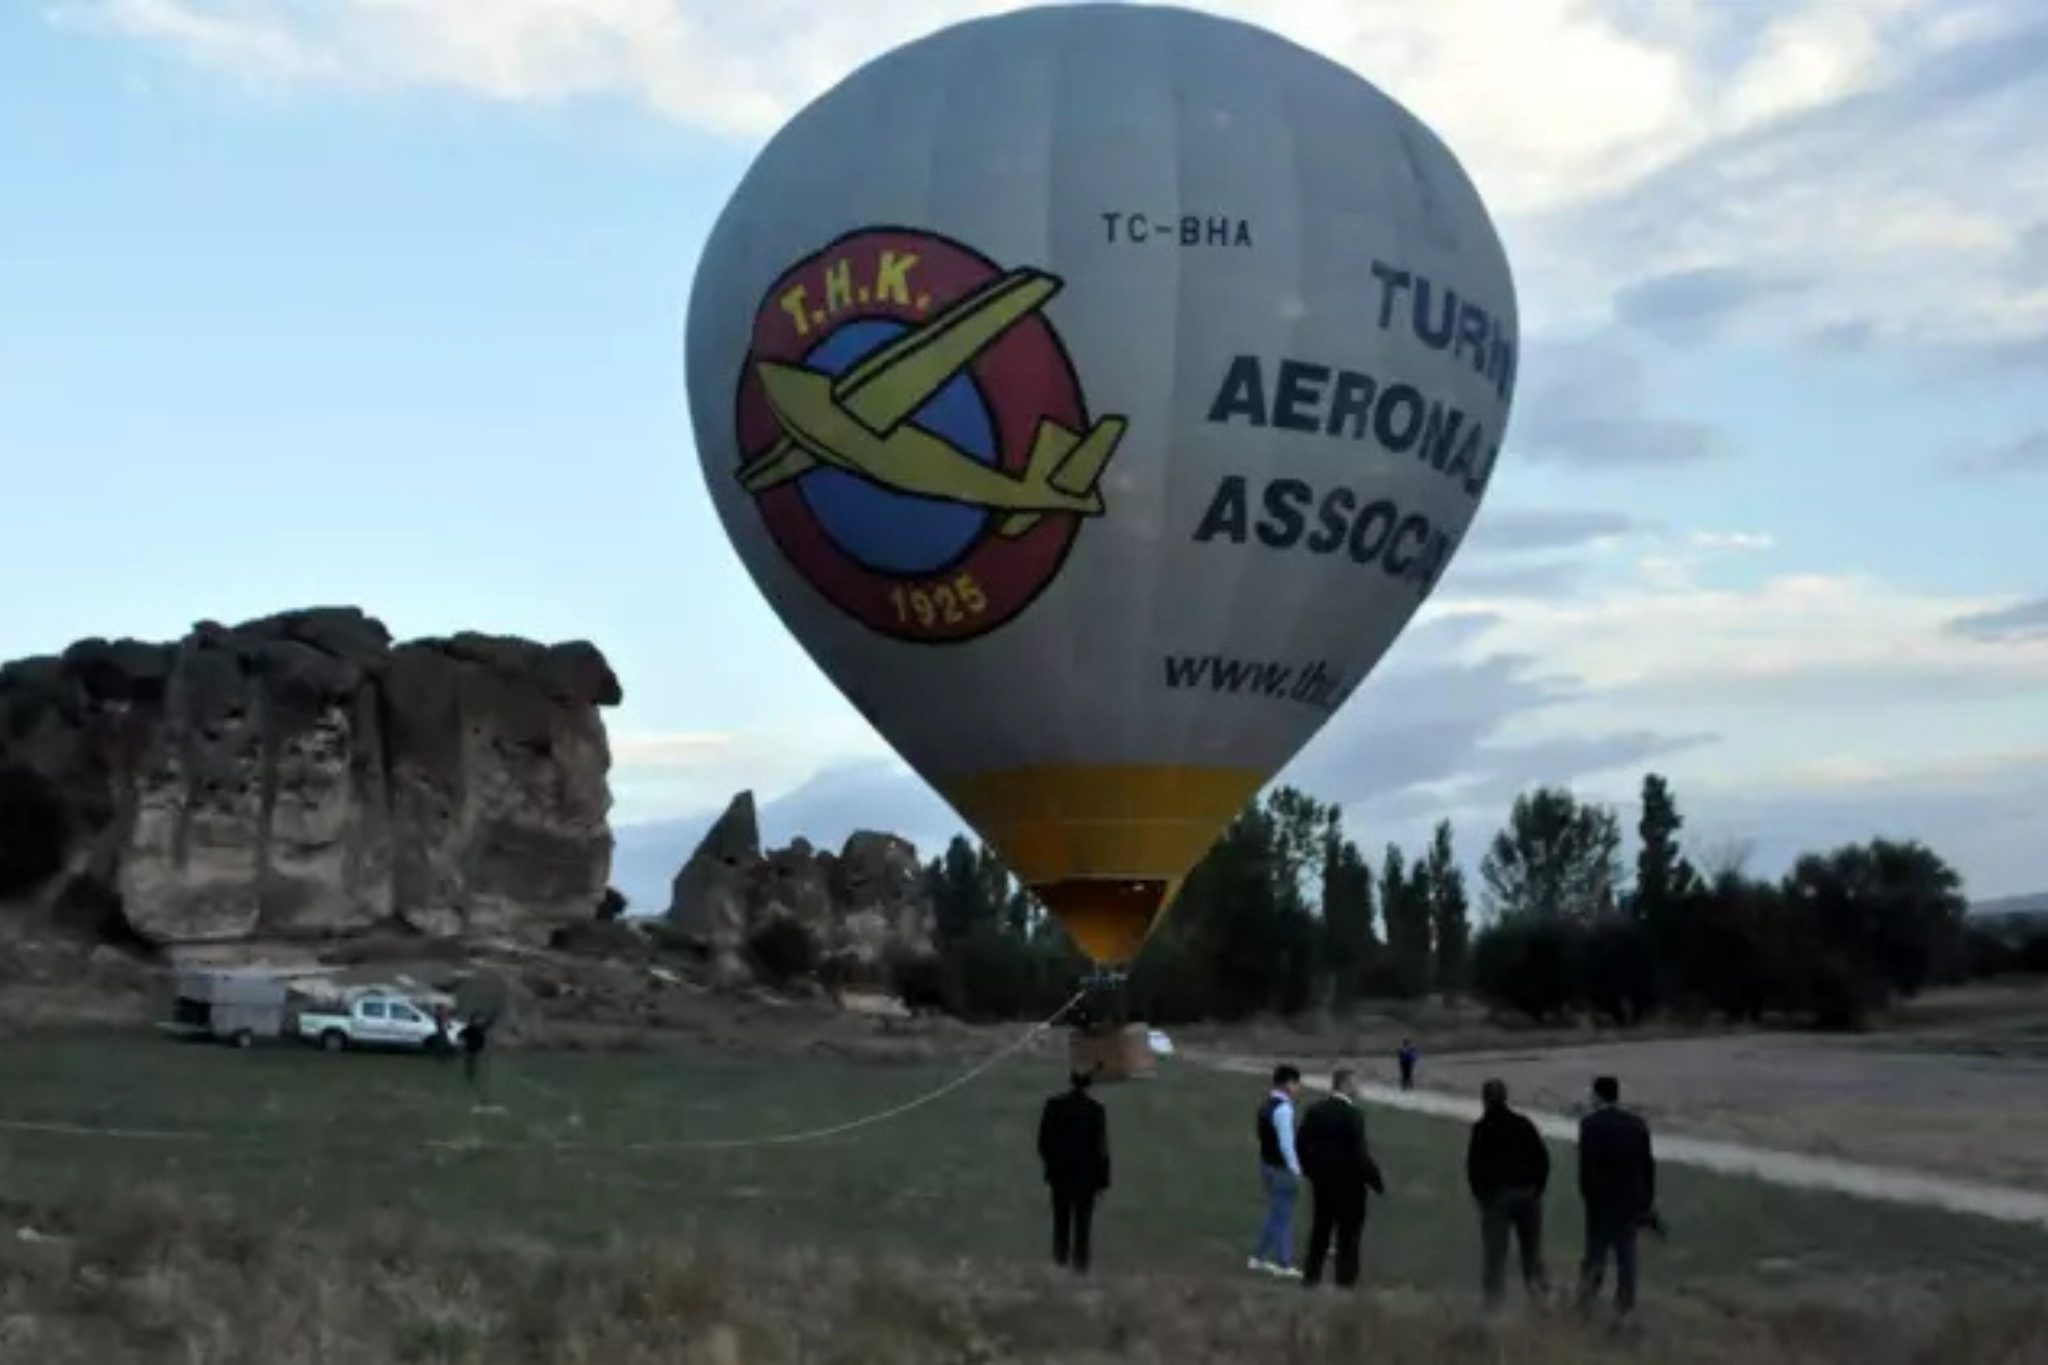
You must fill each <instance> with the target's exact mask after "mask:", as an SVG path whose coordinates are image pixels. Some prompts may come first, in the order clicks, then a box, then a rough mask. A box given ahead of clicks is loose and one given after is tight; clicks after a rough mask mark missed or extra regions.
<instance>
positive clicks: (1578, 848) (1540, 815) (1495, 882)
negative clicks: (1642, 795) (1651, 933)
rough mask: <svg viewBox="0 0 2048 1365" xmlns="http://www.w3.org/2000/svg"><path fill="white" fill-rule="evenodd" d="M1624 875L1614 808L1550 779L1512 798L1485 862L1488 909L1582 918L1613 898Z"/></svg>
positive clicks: (1551, 917) (1502, 915)
mask: <svg viewBox="0 0 2048 1365" xmlns="http://www.w3.org/2000/svg"><path fill="white" fill-rule="evenodd" d="M1620 878H1621V825H1620V822H1619V821H1618V820H1617V819H1616V818H1615V815H1614V812H1613V811H1611V810H1609V809H1607V808H1606V807H1604V806H1595V805H1592V804H1590V803H1585V804H1582V803H1581V802H1580V801H1579V800H1578V798H1577V797H1575V796H1573V795H1572V794H1571V793H1570V792H1569V791H1566V790H1564V789H1563V788H1552V787H1539V788H1537V789H1536V790H1535V791H1533V792H1525V793H1523V794H1522V795H1520V796H1518V797H1516V798H1515V804H1514V806H1513V808H1512V809H1511V810H1510V811H1509V812H1508V823H1507V827H1506V828H1505V829H1503V830H1501V831H1500V833H1498V834H1496V835H1495V836H1494V838H1493V846H1492V848H1491V849H1490V850H1489V851H1488V852H1487V855H1486V860H1485V862H1484V863H1483V864H1481V866H1480V879H1481V880H1482V881H1483V882H1484V883H1485V885H1486V905H1487V909H1488V911H1489V912H1490V913H1491V914H1492V915H1494V916H1496V917H1500V918H1507V917H1513V916H1529V917H1532V918H1536V919H1545V920H1554V919H1567V918H1570V919H1585V918H1588V917H1590V916H1592V915H1593V914H1595V913H1597V912H1598V911H1599V910H1600V909H1601V908H1602V907H1603V906H1607V905H1611V904H1613V901H1614V888H1615V884H1616V883H1617V882H1618V881H1619V880H1620Z"/></svg>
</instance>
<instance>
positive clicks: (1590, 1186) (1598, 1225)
mask: <svg viewBox="0 0 2048 1365" xmlns="http://www.w3.org/2000/svg"><path fill="white" fill-rule="evenodd" d="M1593 1100H1594V1108H1593V1112H1592V1113H1590V1114H1587V1115H1586V1116H1585V1117H1584V1118H1582V1119H1580V1120H1579V1198H1580V1200H1581V1201H1583V1202H1584V1204H1585V1206H1586V1256H1585V1260H1584V1261H1583V1262H1582V1263H1581V1265H1580V1269H1579V1307H1580V1309H1581V1310H1584V1309H1588V1308H1590V1307H1591V1306H1592V1303H1593V1300H1594V1298H1595V1297H1597V1296H1598V1295H1599V1293H1600V1283H1601V1281H1602V1280H1603V1279H1604V1278H1605V1277H1606V1272H1607V1259H1608V1258H1609V1257H1610V1256H1611V1257H1613V1258H1614V1306H1615V1308H1616V1309H1617V1310H1618V1311H1619V1312H1621V1313H1623V1314H1626V1313H1628V1312H1629V1311H1630V1310H1631V1309H1633V1308H1634V1307H1635V1302H1636V1232H1637V1230H1638V1229H1639V1228H1641V1227H1642V1226H1643V1225H1644V1224H1645V1223H1647V1222H1650V1221H1651V1220H1652V1219H1654V1218H1655V1216H1656V1208H1657V1161H1656V1157H1655V1156H1654V1155H1653V1154H1652V1152H1651V1150H1650V1125H1648V1124H1647V1123H1644V1122H1643V1120H1642V1119H1641V1118H1640V1117H1638V1116H1637V1115H1635V1114H1632V1113H1630V1112H1629V1111H1628V1110H1626V1109H1623V1108H1622V1107H1621V1086H1620V1085H1619V1084H1618V1083H1617V1082H1616V1081H1615V1079H1614V1077H1612V1076H1602V1077H1600V1078H1598V1079H1597V1080H1595V1081H1594V1082H1593Z"/></svg>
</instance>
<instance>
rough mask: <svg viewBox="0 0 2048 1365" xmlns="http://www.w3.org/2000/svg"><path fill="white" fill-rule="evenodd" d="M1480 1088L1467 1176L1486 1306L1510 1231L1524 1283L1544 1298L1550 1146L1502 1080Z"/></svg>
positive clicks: (1495, 1301) (1500, 1282) (1500, 1291)
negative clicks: (1513, 1104) (1511, 1104)
mask: <svg viewBox="0 0 2048 1365" xmlns="http://www.w3.org/2000/svg"><path fill="white" fill-rule="evenodd" d="M1479 1094H1480V1099H1481V1100H1482V1101H1483V1102H1484V1104H1485V1111H1484V1112H1483V1113H1482V1114H1481V1115H1480V1116H1479V1120H1478V1122H1476V1123H1474V1124H1473V1125H1472V1137H1471V1140H1470V1142H1468V1143H1467V1144H1466V1147H1465V1181H1466V1183H1467V1184H1468V1185H1469V1186H1470V1187H1471V1190H1472V1198H1473V1199H1474V1201H1476V1202H1477V1203H1478V1205H1479V1241H1480V1249H1481V1268H1480V1277H1479V1278H1480V1289H1481V1292H1482V1293H1483V1294H1484V1295H1485V1298H1486V1305H1487V1307H1489V1308H1495V1307H1498V1306H1499V1305H1500V1302H1501V1299H1502V1298H1503V1297H1504V1295H1505V1293H1506V1280H1507V1264H1508V1237H1509V1234H1510V1233H1512V1234H1513V1236H1514V1239H1515V1241H1516V1243H1517V1244H1518V1249H1519V1250H1520V1252H1521V1257H1522V1287H1523V1288H1524V1289H1525V1290H1527V1291H1528V1294H1529V1297H1530V1298H1531V1299H1534V1300H1536V1301H1537V1302H1539V1303H1540V1302H1542V1301H1543V1299H1544V1298H1545V1297H1546V1295H1547V1293H1548V1284H1547V1281H1546V1280H1545V1277H1544V1274H1543V1192H1544V1189H1545V1187H1546V1186H1548V1184H1549V1183H1550V1149H1549V1148H1548V1147H1546V1146H1545V1145H1544V1142H1543V1135H1542V1134H1541V1133H1539V1132H1537V1131H1536V1125H1535V1123H1533V1122H1532V1121H1531V1120H1530V1118H1529V1116H1528V1115H1527V1114H1518V1113H1516V1112H1515V1111H1514V1110H1512V1109H1510V1108H1508V1088H1507V1084H1506V1083H1505V1082H1504V1081H1500V1080H1489V1081H1487V1082H1486V1084H1485V1085H1483V1086H1481V1087H1480V1090H1479Z"/></svg>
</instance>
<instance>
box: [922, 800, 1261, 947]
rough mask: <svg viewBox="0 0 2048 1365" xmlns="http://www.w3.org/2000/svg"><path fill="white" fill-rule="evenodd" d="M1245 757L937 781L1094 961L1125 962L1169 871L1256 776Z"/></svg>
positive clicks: (1166, 891)
mask: <svg viewBox="0 0 2048 1365" xmlns="http://www.w3.org/2000/svg"><path fill="white" fill-rule="evenodd" d="M1265 781H1266V774H1264V773H1261V772H1259V771H1257V770H1253V769H1245V768H1202V767H1183V766H1176V765H1165V764H1160V765H1153V764H1122V765H1058V766H1053V765H1045V766H1036V767H1028V768H1011V769H1005V770H1001V771H996V772H981V773H972V774H962V775H958V776H952V777H948V778H946V779H944V780H943V781H942V782H941V784H940V785H941V788H942V790H943V791H944V792H945V794H946V797H947V799H948V800H950V801H951V802H952V803H953V806H954V807H955V809H957V810H958V811H959V812H960V814H961V815H962V816H964V817H965V818H966V820H967V821H968V823H969V824H971V825H973V826H974V827H975V829H976V830H978V831H979V832H980V833H981V835H982V837H984V838H986V839H987V840H988V842H989V843H990V845H991V846H993V847H994V848H995V849H996V851H997V852H998V853H1000V854H1001V855H1002V857H1003V860H1004V862H1006V863H1007V864H1009V867H1010V870H1011V871H1012V872H1014V873H1015V874H1016V875H1017V878H1018V880H1020V881H1022V882H1023V883H1024V884H1025V885H1026V886H1028V887H1030V888H1031V890H1032V892H1033V893H1034V894H1035V895H1037V896H1038V898H1039V899H1040V900H1041V901H1043V902H1044V903H1045V906H1046V908H1047V909H1048V910H1049V911H1051V912H1052V914H1053V916H1054V917H1055V918H1056V919H1058V920H1059V921H1060V924H1061V925H1062V927H1064V928H1065V929H1066V931H1067V933H1068V934H1069V935H1071V936H1072V937H1073V939H1074V942H1075V944H1076V945H1077V946H1078V947H1079V948H1080V949H1081V951H1082V952H1083V953H1085V954H1086V955H1087V956H1088V958H1089V959H1090V960H1091V961H1093V962H1095V963H1096V964H1097V965H1099V966H1104V967H1112V966H1121V965H1124V964H1127V963H1129V962H1130V961H1131V960H1132V959H1133V958H1135V957H1136V956H1137V955H1138V950H1139V949H1140V948H1141V947H1142V946H1143V945H1144V943H1145V940H1146V939H1147V938H1148V937H1149V936H1150V935H1151V933H1152V931H1153V929H1154V928H1156V927H1157V925H1158V922H1159V920H1160V919H1161V917H1162V916H1163V915H1164V913H1165V910H1166V908H1167V907H1168V906H1169V905H1170V904H1171V903H1172V900H1173V897H1174V895H1175V893H1177V892H1178V891H1179V889H1180V883H1181V881H1182V880H1183V879H1184V878H1185V877H1186V876H1187V874H1188V872H1189V871H1190V870H1191V869H1192V868H1193V867H1194V865H1195V864H1196V863H1198V862H1200V861H1201V859H1202V855H1203V854H1205V853H1207V852H1208V851H1209V847H1210V845H1211V844H1213V843H1215V841H1216V838H1217V836H1218V835H1219V834H1221V833H1222V832H1223V829H1224V827H1225V826H1227V825H1228V824H1229V823H1230V822H1231V820H1232V819H1233V818H1235V816H1236V815H1237V813H1238V812H1239V811H1240V810H1242V809H1243V808H1244V805H1245V803H1246V802H1247V801H1249V800H1250V799H1251V798H1252V796H1253V795H1254V794H1255V793H1256V792H1257V791H1258V790H1259V788H1260V787H1261V786H1263V785H1264V784H1265Z"/></svg>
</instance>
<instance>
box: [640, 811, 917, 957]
mask: <svg viewBox="0 0 2048 1365" xmlns="http://www.w3.org/2000/svg"><path fill="white" fill-rule="evenodd" d="M668 921H669V923H670V924H671V925H673V926H674V927H675V929H676V930H677V931H678V932H680V933H681V934H683V935H685V936H686V937H688V938H689V939H690V940H692V941H693V942H695V943H696V944H697V945H698V946H699V948H700V949H701V950H702V951H703V952H704V953H705V955H706V956H707V957H708V958H709V959H710V960H711V962H712V964H713V968H714V973H715V975H716V976H717V977H718V978H719V979H721V980H724V981H728V982H739V981H746V980H751V979H753V978H755V977H756V976H758V975H762V974H767V975H774V974H775V973H776V964H775V963H772V962H764V961H763V960H762V959H763V957H764V955H767V954H768V953H770V952H771V951H772V950H770V949H769V944H770V941H771V940H772V939H773V938H774V937H775V936H776V935H778V934H781V935H783V936H784V942H787V941H788V939H787V935H788V932H789V930H790V928H791V927H794V928H795V929H797V930H800V931H801V940H802V942H803V943H804V944H805V945H806V946H807V948H808V955H809V956H810V958H811V962H812V964H813V965H814V966H815V970H816V971H817V974H818V975H819V977H820V978H822V979H825V980H828V981H830V982H832V983H834V984H842V985H874V986H888V985H891V984H893V975H894V973H895V971H896V969H897V967H898V966H899V965H900V964H902V963H904V962H906V961H909V960H916V959H929V958H931V957H933V956H934V955H935V951H936V950H935V948H934V946H933V942H932V935H933V932H934V930H935V928H936V916H935V913H934V911H933V908H932V900H931V891H930V888H929V887H928V886H926V884H925V879H924V868H923V866H922V864H920V863H919V861H918V857H917V850H916V849H915V848H914V847H912V846H911V845H910V844H909V843H908V842H906V841H905V840H902V839H899V838H897V837H896V836H894V835H892V834H876V833H871V832H869V831H865V830H863V831H859V832H857V833H854V834H852V835H850V836H848V838H847V840H846V844H845V846H844V847H843V848H841V850H840V851H839V853H838V854H837V855H836V856H835V855H834V854H831V853H827V852H822V851H819V850H816V849H813V848H812V847H811V845H810V844H809V843H808V842H806V841H805V840H802V839H798V840H795V841H794V842H792V843H791V844H789V845H788V846H787V847H786V848H779V849H773V850H770V851H767V852H763V851H762V848H761V832H760V826H759V823H758V822H757V820H756V818H755V814H754V794H753V793H752V792H741V793H740V794H739V795H738V796H736V797H734V798H733V799H732V803H731V804H730V805H729V806H727V807H726V809H725V813H724V814H723V815H721V816H720V817H719V818H718V820H717V822H716V823H715V824H713V825H712V826H711V828H710V830H708V831H707V832H706V833H705V835H704V838H703V840H702V841H701V842H700V843H699V844H698V845H697V850H696V852H694V853H692V854H691V855H690V858H689V861H688V862H686V863H684V864H683V867H682V870H681V871H680V872H678V873H677V874H676V878H675V883H674V887H673V890H672V893H671V898H670V901H669V908H668Z"/></svg>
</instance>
